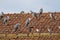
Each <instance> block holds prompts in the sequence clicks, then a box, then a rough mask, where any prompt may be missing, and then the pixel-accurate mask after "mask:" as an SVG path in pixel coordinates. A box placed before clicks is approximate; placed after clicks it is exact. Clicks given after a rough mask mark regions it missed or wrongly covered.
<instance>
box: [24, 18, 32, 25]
mask: <svg viewBox="0 0 60 40" xmlns="http://www.w3.org/2000/svg"><path fill="white" fill-rule="evenodd" d="M30 20H31V18H28V19H27V20H26V21H25V26H28V25H29V23H30Z"/></svg>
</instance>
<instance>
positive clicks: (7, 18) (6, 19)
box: [3, 16, 9, 24]
mask: <svg viewBox="0 0 60 40" xmlns="http://www.w3.org/2000/svg"><path fill="white" fill-rule="evenodd" d="M8 20H9V16H6V17H5V18H4V19H3V23H4V24H5V23H6V22H7V21H8Z"/></svg>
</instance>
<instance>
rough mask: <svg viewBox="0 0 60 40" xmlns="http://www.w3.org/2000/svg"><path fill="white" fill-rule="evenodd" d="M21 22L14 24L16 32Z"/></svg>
mask: <svg viewBox="0 0 60 40" xmlns="http://www.w3.org/2000/svg"><path fill="white" fill-rule="evenodd" d="M19 25H20V24H19V23H16V24H15V25H14V32H16V31H17V29H18V27H19Z"/></svg>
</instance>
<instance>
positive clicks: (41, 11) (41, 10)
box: [38, 8, 43, 16]
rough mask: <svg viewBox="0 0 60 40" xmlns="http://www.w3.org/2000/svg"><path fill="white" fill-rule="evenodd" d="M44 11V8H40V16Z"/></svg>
mask: <svg viewBox="0 0 60 40" xmlns="http://www.w3.org/2000/svg"><path fill="white" fill-rule="evenodd" d="M42 13H43V8H41V9H40V11H39V14H38V16H40V15H41V14H42Z"/></svg>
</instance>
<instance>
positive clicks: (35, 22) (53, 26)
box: [0, 13, 60, 33]
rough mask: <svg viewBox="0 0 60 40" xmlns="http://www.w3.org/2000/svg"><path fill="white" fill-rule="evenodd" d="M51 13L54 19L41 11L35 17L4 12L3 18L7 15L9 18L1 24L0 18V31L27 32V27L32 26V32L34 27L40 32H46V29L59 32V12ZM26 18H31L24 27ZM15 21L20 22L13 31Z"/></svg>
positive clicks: (34, 29)
mask: <svg viewBox="0 0 60 40" xmlns="http://www.w3.org/2000/svg"><path fill="white" fill-rule="evenodd" d="M37 14H38V13H37ZM53 15H55V16H54V17H55V20H53V19H51V17H50V16H49V13H43V14H41V15H40V16H39V17H37V18H35V17H33V16H32V15H31V14H4V15H3V18H4V17H6V16H9V20H8V22H7V23H6V24H3V22H2V20H0V33H29V27H33V28H32V29H31V32H33V33H36V32H37V31H36V29H38V30H39V32H40V33H48V32H49V31H48V29H50V30H51V32H52V33H60V29H59V26H60V13H53ZM27 18H31V21H30V23H29V25H28V27H24V26H25V21H26V19H27ZM16 23H20V24H21V25H20V26H19V28H18V30H17V31H16V32H13V30H14V25H15V24H16Z"/></svg>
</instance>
